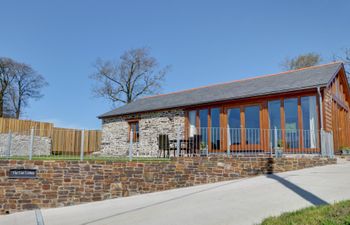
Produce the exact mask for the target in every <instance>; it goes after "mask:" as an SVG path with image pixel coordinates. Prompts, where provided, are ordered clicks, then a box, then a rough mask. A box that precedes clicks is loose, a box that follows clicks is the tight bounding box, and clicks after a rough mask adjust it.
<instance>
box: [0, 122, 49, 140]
mask: <svg viewBox="0 0 350 225" xmlns="http://www.w3.org/2000/svg"><path fill="white" fill-rule="evenodd" d="M33 127H34V128H35V130H36V132H35V135H36V136H41V137H50V135H51V130H52V129H53V124H52V123H46V122H37V121H32V120H18V119H13V118H0V133H9V132H16V133H23V132H28V131H30V129H31V128H33Z"/></svg>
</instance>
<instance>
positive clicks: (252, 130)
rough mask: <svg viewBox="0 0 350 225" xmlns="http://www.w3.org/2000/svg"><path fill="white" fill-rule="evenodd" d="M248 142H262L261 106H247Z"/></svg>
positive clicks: (246, 125) (246, 126)
mask: <svg viewBox="0 0 350 225" xmlns="http://www.w3.org/2000/svg"><path fill="white" fill-rule="evenodd" d="M245 128H246V134H245V135H246V137H245V138H246V143H247V144H260V107H259V106H257V105H256V106H248V107H245Z"/></svg>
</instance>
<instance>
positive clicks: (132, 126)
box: [129, 121, 140, 142]
mask: <svg viewBox="0 0 350 225" xmlns="http://www.w3.org/2000/svg"><path fill="white" fill-rule="evenodd" d="M131 133H132V136H130V135H131ZM131 138H132V141H133V142H138V141H139V138H140V131H139V121H130V122H129V141H131Z"/></svg>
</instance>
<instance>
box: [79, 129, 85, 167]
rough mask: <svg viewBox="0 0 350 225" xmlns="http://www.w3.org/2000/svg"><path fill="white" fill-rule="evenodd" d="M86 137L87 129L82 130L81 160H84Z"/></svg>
mask: <svg viewBox="0 0 350 225" xmlns="http://www.w3.org/2000/svg"><path fill="white" fill-rule="evenodd" d="M84 138H85V130H84V129H83V130H82V131H81V144H80V161H83V160H84Z"/></svg>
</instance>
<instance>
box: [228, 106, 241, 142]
mask: <svg viewBox="0 0 350 225" xmlns="http://www.w3.org/2000/svg"><path fill="white" fill-rule="evenodd" d="M227 128H228V129H229V131H228V140H227V141H228V145H229V146H232V149H235V148H237V146H239V145H241V143H242V142H241V139H242V138H241V109H240V108H230V109H228V110H227Z"/></svg>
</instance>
